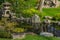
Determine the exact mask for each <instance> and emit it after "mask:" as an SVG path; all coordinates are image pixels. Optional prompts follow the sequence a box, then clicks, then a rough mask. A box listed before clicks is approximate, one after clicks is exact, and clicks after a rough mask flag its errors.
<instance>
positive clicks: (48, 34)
mask: <svg viewBox="0 0 60 40" xmlns="http://www.w3.org/2000/svg"><path fill="white" fill-rule="evenodd" d="M40 35H41V36H46V37H53V36H54V35H53V34H52V33H48V32H41V33H40Z"/></svg>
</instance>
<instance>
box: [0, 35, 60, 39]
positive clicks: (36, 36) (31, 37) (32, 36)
mask: <svg viewBox="0 0 60 40" xmlns="http://www.w3.org/2000/svg"><path fill="white" fill-rule="evenodd" d="M0 40H21V39H3V38H0ZM22 40H60V38H56V37H43V36H39V35H27V36H26V37H25V38H24V39H22Z"/></svg>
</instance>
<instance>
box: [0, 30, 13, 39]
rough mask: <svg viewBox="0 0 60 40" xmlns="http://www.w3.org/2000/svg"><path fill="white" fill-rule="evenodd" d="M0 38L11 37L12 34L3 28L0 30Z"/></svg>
mask: <svg viewBox="0 0 60 40" xmlns="http://www.w3.org/2000/svg"><path fill="white" fill-rule="evenodd" d="M0 38H12V35H11V33H9V32H6V31H5V30H0Z"/></svg>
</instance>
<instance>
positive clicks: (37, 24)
mask: <svg viewBox="0 0 60 40" xmlns="http://www.w3.org/2000/svg"><path fill="white" fill-rule="evenodd" d="M31 22H32V26H33V27H34V29H35V30H37V29H38V28H39V27H40V17H39V16H38V15H36V14H34V15H33V16H32V20H31Z"/></svg>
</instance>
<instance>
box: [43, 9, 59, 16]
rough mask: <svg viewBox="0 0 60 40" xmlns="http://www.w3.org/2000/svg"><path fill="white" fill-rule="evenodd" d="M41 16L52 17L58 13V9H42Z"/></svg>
mask: <svg viewBox="0 0 60 40" xmlns="http://www.w3.org/2000/svg"><path fill="white" fill-rule="evenodd" d="M43 13H44V14H43V15H45V16H47V15H48V16H54V15H56V14H59V13H60V8H43Z"/></svg>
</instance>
